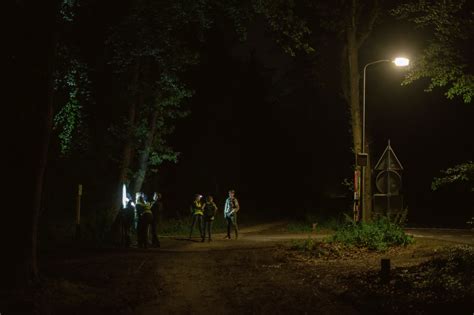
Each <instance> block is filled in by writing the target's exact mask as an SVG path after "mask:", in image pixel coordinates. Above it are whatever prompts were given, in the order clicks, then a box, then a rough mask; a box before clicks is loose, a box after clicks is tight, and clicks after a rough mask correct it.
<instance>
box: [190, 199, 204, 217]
mask: <svg viewBox="0 0 474 315" xmlns="http://www.w3.org/2000/svg"><path fill="white" fill-rule="evenodd" d="M203 206H204V205H203V204H202V203H201V201H194V202H193V205H192V206H191V213H192V214H193V215H203V214H204V212H203Z"/></svg>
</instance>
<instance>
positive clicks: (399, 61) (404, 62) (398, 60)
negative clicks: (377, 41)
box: [393, 57, 410, 67]
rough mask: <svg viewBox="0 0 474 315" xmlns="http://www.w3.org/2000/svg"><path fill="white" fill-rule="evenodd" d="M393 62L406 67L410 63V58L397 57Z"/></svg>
mask: <svg viewBox="0 0 474 315" xmlns="http://www.w3.org/2000/svg"><path fill="white" fill-rule="evenodd" d="M393 63H394V64H395V65H396V66H397V67H406V66H408V65H409V64H410V59H408V58H403V57H397V58H395V59H394V60H393Z"/></svg>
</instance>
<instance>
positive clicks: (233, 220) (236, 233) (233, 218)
mask: <svg viewBox="0 0 474 315" xmlns="http://www.w3.org/2000/svg"><path fill="white" fill-rule="evenodd" d="M232 225H233V226H234V230H235V238H236V239H237V238H238V237H239V227H238V225H237V214H234V215H233V216H232Z"/></svg>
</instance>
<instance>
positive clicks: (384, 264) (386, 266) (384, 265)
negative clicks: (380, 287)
mask: <svg viewBox="0 0 474 315" xmlns="http://www.w3.org/2000/svg"><path fill="white" fill-rule="evenodd" d="M380 280H381V281H382V283H388V282H389V281H390V258H382V259H381V260H380Z"/></svg>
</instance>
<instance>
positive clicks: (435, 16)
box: [392, 0, 474, 103]
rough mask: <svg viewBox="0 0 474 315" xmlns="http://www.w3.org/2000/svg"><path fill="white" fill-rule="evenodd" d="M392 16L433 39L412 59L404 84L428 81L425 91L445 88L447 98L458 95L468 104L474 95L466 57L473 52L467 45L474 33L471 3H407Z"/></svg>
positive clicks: (445, 0)
mask: <svg viewBox="0 0 474 315" xmlns="http://www.w3.org/2000/svg"><path fill="white" fill-rule="evenodd" d="M392 13H393V14H394V15H395V16H398V17H399V18H404V19H407V20H409V21H411V22H413V23H414V24H415V25H416V26H417V27H418V28H423V29H429V30H430V31H431V33H432V38H431V39H430V41H429V42H428V45H427V46H426V47H425V49H424V50H423V52H422V54H421V55H420V56H418V58H416V59H415V60H414V62H413V64H412V66H411V69H410V70H409V71H408V74H407V76H406V78H405V80H404V82H403V84H410V83H412V82H414V81H416V80H419V79H423V78H429V79H430V80H431V82H430V84H429V85H428V87H427V88H426V91H432V90H433V89H434V88H436V87H441V88H445V89H446V93H445V94H446V96H447V97H448V98H449V99H452V98H454V97H456V96H458V97H462V98H463V100H464V102H465V103H470V102H471V101H472V97H473V96H474V75H473V73H472V68H471V67H470V66H469V62H468V58H470V57H471V55H472V52H473V51H472V48H470V47H469V45H466V43H469V42H472V40H473V34H474V33H473V31H474V23H473V18H474V7H473V4H472V1H468V2H467V1H465V0H461V1H459V0H437V1H426V0H417V1H410V2H409V3H405V4H402V5H400V6H398V7H397V8H396V9H394V10H393V11H392Z"/></svg>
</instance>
